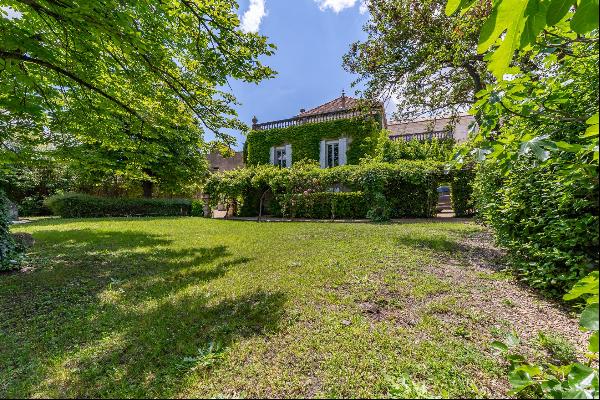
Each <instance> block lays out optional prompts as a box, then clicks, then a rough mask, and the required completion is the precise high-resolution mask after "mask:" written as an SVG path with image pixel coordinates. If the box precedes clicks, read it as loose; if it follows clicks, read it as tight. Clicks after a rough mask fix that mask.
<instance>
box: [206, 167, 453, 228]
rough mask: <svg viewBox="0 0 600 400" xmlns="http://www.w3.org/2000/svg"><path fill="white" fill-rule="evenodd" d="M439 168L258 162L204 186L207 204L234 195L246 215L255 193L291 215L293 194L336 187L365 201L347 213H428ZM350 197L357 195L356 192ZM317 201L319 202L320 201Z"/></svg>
mask: <svg viewBox="0 0 600 400" xmlns="http://www.w3.org/2000/svg"><path fill="white" fill-rule="evenodd" d="M442 170H443V165H442V164H441V163H437V162H425V161H400V162H397V163H394V164H387V163H366V164H361V165H347V166H342V167H336V168H328V169H320V168H318V166H317V165H315V164H314V163H305V162H301V163H298V164H294V166H293V167H292V168H278V167H275V166H269V165H262V166H256V167H248V168H245V169H242V170H237V171H228V172H225V173H222V174H215V175H212V176H211V177H210V178H209V180H208V182H207V184H206V186H205V188H204V192H205V193H207V194H208V195H210V196H211V203H212V205H214V204H216V203H218V202H220V201H227V202H232V201H235V202H236V203H237V204H238V206H239V207H238V210H239V211H238V212H240V214H241V213H244V215H246V216H256V215H258V212H259V204H260V198H261V197H262V196H263V195H264V194H265V193H269V199H270V203H271V206H270V210H269V211H270V213H271V214H273V215H281V216H292V215H294V213H295V212H296V211H295V209H294V206H295V204H294V203H293V200H297V199H298V198H299V196H298V195H300V194H304V192H311V193H323V192H329V191H333V190H335V189H336V188H338V189H343V190H346V191H348V190H349V191H352V192H362V195H361V200H360V201H359V206H361V207H362V206H364V209H362V210H361V211H360V212H359V211H357V209H356V208H354V211H352V212H350V214H349V215H357V216H359V217H364V216H366V215H367V213H369V216H370V218H372V219H376V220H385V219H386V218H390V217H391V218H401V217H433V216H435V214H436V206H437V201H438V193H437V185H438V182H439V181H440V180H441V179H442V178H443V172H442ZM315 196H317V195H315ZM318 196H334V197H335V195H318ZM343 196H344V195H343V194H342V195H339V197H343ZM349 196H351V195H349ZM354 200H357V201H358V198H354ZM323 201H325V202H326V200H323ZM317 204H318V205H319V207H321V202H320V201H319V202H317ZM315 207H316V206H315ZM323 207H325V208H327V206H323ZM357 207H358V206H357ZM377 210H379V211H377ZM306 212H307V211H306ZM310 213H311V214H315V215H324V214H326V213H327V212H325V211H323V210H317V209H315V210H311V211H310ZM338 214H339V213H338Z"/></svg>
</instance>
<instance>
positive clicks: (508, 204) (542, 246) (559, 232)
mask: <svg viewBox="0 0 600 400" xmlns="http://www.w3.org/2000/svg"><path fill="white" fill-rule="evenodd" d="M567 166H568V161H567V160H560V159H553V161H552V162H551V163H550V164H548V163H546V164H544V165H536V164H535V161H534V160H532V159H531V158H530V159H522V160H521V161H519V162H518V163H514V164H513V168H512V169H511V170H510V171H509V172H508V173H507V174H504V173H503V172H502V169H501V168H500V167H499V166H498V165H497V164H495V163H493V162H492V161H488V162H485V163H484V164H483V165H481V166H480V167H479V171H478V174H477V177H476V180H475V185H474V187H475V194H474V198H475V199H476V208H477V211H478V215H479V217H480V218H481V219H482V220H483V222H485V223H486V224H488V225H490V226H491V227H492V228H494V231H495V233H496V237H497V239H498V241H499V242H500V244H502V245H503V246H505V247H506V248H508V250H509V254H510V256H511V261H512V262H511V266H512V268H513V269H514V270H515V271H516V272H517V273H518V275H519V276H520V279H522V280H523V281H525V282H526V283H527V284H529V285H531V286H533V287H535V288H538V289H540V290H542V291H544V292H546V293H547V294H550V295H552V296H561V295H562V294H563V293H564V292H565V291H566V290H568V289H569V288H570V287H571V286H573V284H574V283H575V282H577V281H578V280H579V279H581V278H582V277H583V276H585V275H587V274H588V273H589V272H590V271H591V270H593V269H595V268H597V266H598V245H599V243H598V229H599V218H598V211H599V208H598V186H597V183H595V184H594V183H593V182H590V183H589V184H590V186H589V187H585V186H582V185H581V182H580V181H578V180H572V179H565V178H566V177H565V176H564V175H563V174H561V171H562V170H564V169H565V168H566V167H567Z"/></svg>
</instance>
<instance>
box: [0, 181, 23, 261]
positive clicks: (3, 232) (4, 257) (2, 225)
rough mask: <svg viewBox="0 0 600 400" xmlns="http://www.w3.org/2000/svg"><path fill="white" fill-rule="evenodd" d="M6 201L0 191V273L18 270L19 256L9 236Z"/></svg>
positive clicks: (12, 239) (8, 217) (13, 241)
mask: <svg viewBox="0 0 600 400" xmlns="http://www.w3.org/2000/svg"><path fill="white" fill-rule="evenodd" d="M10 222H11V221H10V216H9V209H8V199H7V198H6V196H5V195H4V192H2V191H1V190H0V271H10V270H14V269H18V268H19V258H20V254H19V251H18V250H17V245H16V243H15V240H14V238H13V237H12V235H11V234H10V229H9V225H10Z"/></svg>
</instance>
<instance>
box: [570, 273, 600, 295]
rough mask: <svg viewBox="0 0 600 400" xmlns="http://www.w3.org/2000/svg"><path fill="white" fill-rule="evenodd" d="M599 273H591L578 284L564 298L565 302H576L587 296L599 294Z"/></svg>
mask: <svg viewBox="0 0 600 400" xmlns="http://www.w3.org/2000/svg"><path fill="white" fill-rule="evenodd" d="M598 282H599V273H598V271H593V272H591V273H590V274H589V275H588V276H586V277H585V278H582V279H580V280H579V282H577V283H576V284H575V285H573V287H572V288H571V290H569V292H568V293H567V294H565V295H564V296H563V299H564V300H574V299H576V298H578V297H580V296H583V295H586V294H598V288H599V285H598Z"/></svg>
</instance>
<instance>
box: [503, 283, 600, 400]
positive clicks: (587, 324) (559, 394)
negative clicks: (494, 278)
mask: <svg viewBox="0 0 600 400" xmlns="http://www.w3.org/2000/svg"><path fill="white" fill-rule="evenodd" d="M580 297H582V298H584V299H585V302H586V308H585V309H584V311H583V312H582V313H581V317H580V320H579V325H580V327H581V329H582V330H584V331H591V332H592V335H591V336H590V339H589V351H590V353H589V354H587V358H588V362H587V365H583V364H580V363H577V362H575V363H571V364H566V365H553V364H551V363H546V364H543V365H537V364H532V363H529V362H528V361H527V360H526V359H525V358H524V357H523V356H521V355H519V354H512V353H510V349H511V348H512V347H514V346H516V345H517V344H518V340H517V339H515V338H514V337H513V338H512V339H511V340H509V341H507V342H506V343H502V342H493V343H492V347H494V348H495V349H497V350H499V351H501V352H503V353H505V354H506V358H507V359H508V361H510V372H509V375H508V379H509V381H510V383H511V385H512V387H513V389H512V391H511V392H510V393H509V394H510V395H520V394H523V393H531V394H533V396H534V397H537V398H550V399H597V398H598V395H600V391H599V388H598V369H597V368H594V367H593V366H592V361H593V360H597V359H598V271H594V272H592V273H591V274H590V275H588V276H587V277H585V278H583V279H582V280H581V281H580V282H578V283H577V284H576V285H575V286H574V287H573V289H572V290H571V291H570V292H569V293H567V294H566V295H565V296H564V299H565V300H573V299H577V298H580ZM563 346H564V345H563ZM569 357H570V358H572V355H569Z"/></svg>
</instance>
